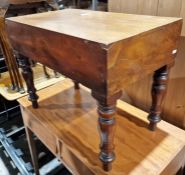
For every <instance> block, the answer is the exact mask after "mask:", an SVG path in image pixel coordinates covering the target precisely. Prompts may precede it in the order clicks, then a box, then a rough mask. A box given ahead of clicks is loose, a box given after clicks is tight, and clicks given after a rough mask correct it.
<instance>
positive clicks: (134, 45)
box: [7, 9, 182, 171]
mask: <svg viewBox="0 0 185 175" xmlns="http://www.w3.org/2000/svg"><path fill="white" fill-rule="evenodd" d="M66 19H71V20H66ZM107 19H109V20H107ZM120 21H121V22H120ZM61 22H63V23H61ZM74 27H77V28H78V30H74ZM181 27H182V20H181V19H179V18H163V17H161V18H160V17H148V16H147V17H146V16H137V15H128V14H117V13H105V12H92V11H84V10H74V9H70V10H69V9H68V10H63V11H55V12H48V13H42V14H39V15H32V16H26V17H20V18H11V19H8V20H7V29H8V32H9V36H10V40H11V42H12V46H13V48H14V49H15V50H16V51H18V52H19V53H21V54H22V55H25V56H27V57H29V58H33V59H35V60H36V61H38V62H41V63H43V64H44V65H47V66H48V67H50V68H53V69H54V70H56V71H58V72H60V73H62V74H63V75H65V76H67V77H69V78H71V79H72V80H74V81H76V82H79V83H81V84H83V85H85V86H86V87H88V88H90V89H91V90H92V96H93V97H94V98H95V99H96V100H97V101H98V106H99V107H98V113H99V115H100V117H99V128H100V135H101V141H102V142H101V152H100V159H101V160H102V161H103V164H104V169H105V170H107V171H108V170H110V169H111V162H112V161H113V160H114V157H115V156H114V143H113V142H114V141H113V140H114V124H115V122H114V120H115V119H114V114H115V105H116V100H117V99H118V98H120V96H121V91H122V89H123V88H124V86H126V85H127V84H129V83H131V82H134V81H136V80H139V79H141V78H142V77H143V76H144V75H147V74H149V73H152V72H154V71H155V70H157V69H159V68H160V67H162V66H164V65H168V64H171V63H172V62H174V57H175V54H174V52H175V51H176V50H177V44H178V40H179V35H180V30H181ZM12 29H14V30H12ZM136 29H137V30H136ZM97 31H98V32H97ZM17 36H19V37H17ZM73 46H75V47H73ZM66 58H68V59H66ZM154 58H155V60H154ZM157 72H158V71H157ZM153 101H154V100H153ZM157 101H158V100H157ZM153 106H154V105H153ZM149 118H150V117H149ZM153 123H154V122H153Z"/></svg>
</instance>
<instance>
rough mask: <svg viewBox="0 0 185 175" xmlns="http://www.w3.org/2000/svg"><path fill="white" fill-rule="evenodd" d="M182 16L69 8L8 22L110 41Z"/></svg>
mask: <svg viewBox="0 0 185 175" xmlns="http://www.w3.org/2000/svg"><path fill="white" fill-rule="evenodd" d="M179 20H180V18H169V17H155V16H141V15H131V14H119V13H106V12H97V11H96V12H95V11H90V10H77V9H76V10H75V9H66V10H62V11H52V12H47V13H41V14H34V15H27V16H22V17H13V18H9V19H8V20H7V23H11V22H12V23H15V25H16V23H19V24H20V23H21V24H25V25H28V26H32V27H34V28H42V29H45V30H49V31H53V32H57V33H61V34H65V35H69V36H73V37H77V38H81V39H84V40H88V41H93V42H97V43H102V44H105V45H108V44H112V43H114V42H117V41H120V40H124V39H127V38H130V37H133V36H136V35H138V34H141V33H144V32H146V31H150V30H153V29H158V28H159V27H162V26H164V25H167V24H170V23H173V22H176V21H179ZM74 26H76V30H74Z"/></svg>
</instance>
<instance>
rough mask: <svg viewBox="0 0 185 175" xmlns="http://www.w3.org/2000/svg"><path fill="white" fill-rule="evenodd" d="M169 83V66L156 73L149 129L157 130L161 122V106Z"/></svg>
mask: <svg viewBox="0 0 185 175" xmlns="http://www.w3.org/2000/svg"><path fill="white" fill-rule="evenodd" d="M167 81H168V66H164V67H162V68H160V69H158V70H157V71H155V73H154V76H153V85H152V91H151V94H152V106H151V109H150V113H149V115H148V120H149V121H150V124H149V129H150V130H152V131H155V130H156V127H157V123H158V122H160V120H161V117H160V114H161V106H162V101H163V99H164V96H165V93H166V88H167Z"/></svg>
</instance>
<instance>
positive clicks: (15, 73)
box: [0, 0, 54, 93]
mask: <svg viewBox="0 0 185 175" xmlns="http://www.w3.org/2000/svg"><path fill="white" fill-rule="evenodd" d="M39 9H42V11H48V10H54V8H53V7H52V6H50V5H49V3H48V2H47V1H45V0H9V1H8V0H1V2H0V45H1V50H2V52H3V55H4V57H5V61H6V65H7V69H8V71H9V75H10V80H11V88H12V90H16V91H19V92H20V93H24V88H23V83H22V79H21V76H20V73H19V70H18V65H17V61H16V56H15V54H14V53H13V50H12V48H11V45H10V43H9V40H8V36H7V33H6V30H5V18H6V17H10V16H18V15H26V14H32V13H38V12H40V11H39ZM44 73H45V76H46V77H47V76H49V75H48V73H47V71H46V68H45V67H44Z"/></svg>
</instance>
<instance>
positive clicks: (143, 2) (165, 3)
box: [108, 0, 185, 36]
mask: <svg viewBox="0 0 185 175" xmlns="http://www.w3.org/2000/svg"><path fill="white" fill-rule="evenodd" d="M108 11H111V12H122V13H131V14H145V15H157V16H169V17H182V18H183V24H184V25H183V30H182V36H185V1H184V0H108Z"/></svg>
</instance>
